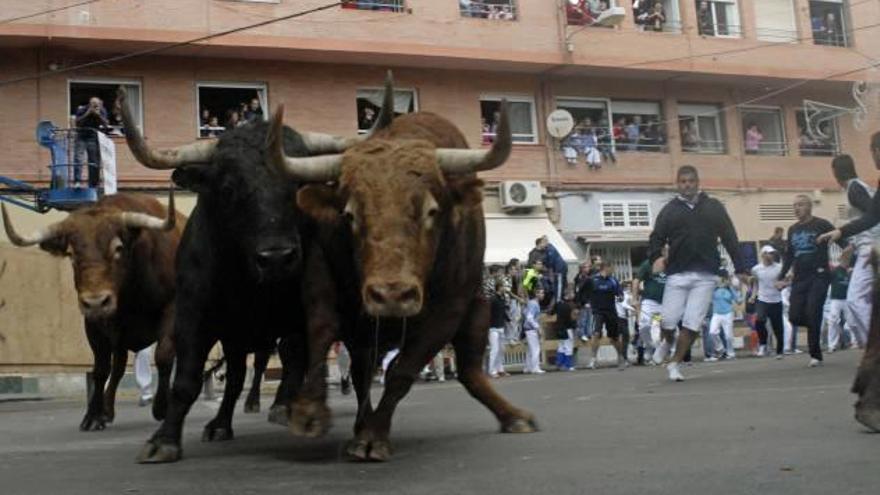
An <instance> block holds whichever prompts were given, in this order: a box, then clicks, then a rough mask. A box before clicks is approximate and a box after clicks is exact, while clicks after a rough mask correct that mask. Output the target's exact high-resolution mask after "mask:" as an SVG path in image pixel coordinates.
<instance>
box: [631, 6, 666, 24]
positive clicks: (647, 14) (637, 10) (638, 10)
mask: <svg viewBox="0 0 880 495" xmlns="http://www.w3.org/2000/svg"><path fill="white" fill-rule="evenodd" d="M632 6H633V16H634V17H635V20H636V25H637V26H639V28H640V29H641V30H642V31H657V32H660V31H663V29H664V27H665V26H666V10H665V9H664V8H663V2H656V1H652V0H633V3H632Z"/></svg>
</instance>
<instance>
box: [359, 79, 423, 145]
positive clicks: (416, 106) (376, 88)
mask: <svg viewBox="0 0 880 495" xmlns="http://www.w3.org/2000/svg"><path fill="white" fill-rule="evenodd" d="M361 90H363V91H380V92H381V91H385V88H384V87H381V86H358V87H356V88H355V89H354V104H355V119H357V117H358V116H357V100H358V92H359V91H361ZM404 91H409V92H411V93H412V95H413V112H418V111H419V92H418V90H417V89H416V88H414V87H403V88H397V87H395V88H394V92H395V93H397V92H404ZM359 125H360V122H355V128H356V129H357V133H358V134H359V135H363V134H367V133H368V132H370V131H369V130H361V129H360V128H359V127H358V126H359Z"/></svg>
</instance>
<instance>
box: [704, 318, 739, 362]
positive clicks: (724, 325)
mask: <svg viewBox="0 0 880 495" xmlns="http://www.w3.org/2000/svg"><path fill="white" fill-rule="evenodd" d="M721 332H724V340H725V341H726V342H727V348H726V349H725V350H724V352H725V354H727V357H733V356H735V355H736V351H735V350H734V348H733V313H732V312H731V313H727V314H725V315H719V314H713V315H712V321H710V322H709V335H711V336H712V338H713V340H714V343H713V344H712V346H711V347H714V348H715V349H716V350H717V349H718V348H719V347H720V344H721V339H719V338H718V334H720V333H721Z"/></svg>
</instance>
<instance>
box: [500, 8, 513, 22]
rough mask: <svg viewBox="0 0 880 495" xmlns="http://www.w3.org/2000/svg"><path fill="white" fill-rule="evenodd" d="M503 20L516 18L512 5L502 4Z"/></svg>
mask: <svg viewBox="0 0 880 495" xmlns="http://www.w3.org/2000/svg"><path fill="white" fill-rule="evenodd" d="M499 19H501V20H502V21H512V20H515V19H516V16H515V15H514V14H513V9H512V8H511V6H510V5H502V6H501V17H499Z"/></svg>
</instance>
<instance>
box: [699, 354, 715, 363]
mask: <svg viewBox="0 0 880 495" xmlns="http://www.w3.org/2000/svg"><path fill="white" fill-rule="evenodd" d="M716 361H718V358H717V357H715V356H709V357H707V358H705V359H703V362H704V363H714V362H716Z"/></svg>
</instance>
